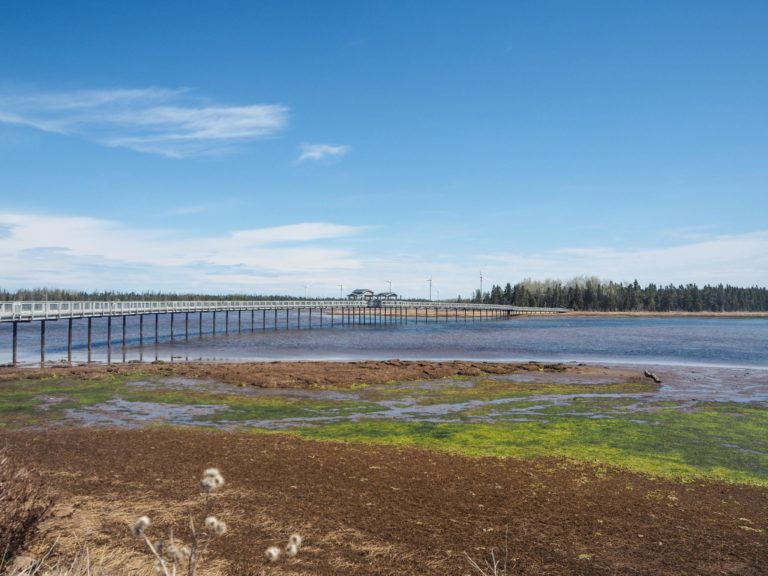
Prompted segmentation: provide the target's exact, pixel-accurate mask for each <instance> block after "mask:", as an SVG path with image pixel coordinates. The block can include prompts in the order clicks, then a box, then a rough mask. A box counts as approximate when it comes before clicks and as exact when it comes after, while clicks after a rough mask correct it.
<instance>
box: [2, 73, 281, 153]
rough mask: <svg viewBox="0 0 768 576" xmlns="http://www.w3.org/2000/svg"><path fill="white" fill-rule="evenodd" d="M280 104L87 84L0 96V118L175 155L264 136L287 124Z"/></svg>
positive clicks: (207, 150) (213, 150)
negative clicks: (225, 101)
mask: <svg viewBox="0 0 768 576" xmlns="http://www.w3.org/2000/svg"><path fill="white" fill-rule="evenodd" d="M287 118H288V108H287V107H285V106H282V105H278V104H251V105H246V106H224V105H220V104H212V103H210V102H209V101H207V100H206V99H203V98H198V97H193V96H192V95H191V94H190V93H189V92H188V91H186V90H167V89H159V88H146V89H137V90H88V91H77V92H68V93H31V94H30V93H28V94H14V95H2V96H0V122H4V123H8V124H18V125H23V126H29V127H33V128H37V129H38V130H43V131H46V132H54V133H57V134H70V135H77V136H81V137H83V138H86V139H88V140H93V141H95V142H99V143H101V144H104V145H106V146H115V147H123V148H130V149H132V150H137V151H140V152H148V153H153V154H161V155H163V156H169V157H174V158H182V157H186V156H192V155H198V154H210V153H216V152H221V151H222V150H226V149H228V148H229V147H230V146H231V145H232V144H236V143H240V142H246V141H249V140H254V139H258V138H265V137H268V136H272V135H274V134H276V133H278V132H280V131H281V130H282V129H283V128H284V127H285V125H286V123H287Z"/></svg>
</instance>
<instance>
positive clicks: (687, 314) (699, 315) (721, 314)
mask: <svg viewBox="0 0 768 576" xmlns="http://www.w3.org/2000/svg"><path fill="white" fill-rule="evenodd" d="M558 316H560V315H558ZM562 316H594V317H598V318H599V317H617V316H633V317H659V318H687V317H691V318H768V312H629V311H628V312H588V311H573V312H564V313H563V314H562Z"/></svg>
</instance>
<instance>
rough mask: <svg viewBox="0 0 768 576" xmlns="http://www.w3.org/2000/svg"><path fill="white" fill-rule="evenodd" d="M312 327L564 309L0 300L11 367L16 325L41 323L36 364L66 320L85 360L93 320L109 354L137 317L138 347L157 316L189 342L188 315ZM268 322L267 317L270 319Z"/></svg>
mask: <svg viewBox="0 0 768 576" xmlns="http://www.w3.org/2000/svg"><path fill="white" fill-rule="evenodd" d="M313 311H314V312H315V316H316V320H315V325H316V326H317V325H318V324H319V326H320V327H324V322H325V323H327V324H328V325H329V326H330V327H333V326H334V325H336V324H339V325H342V326H344V325H365V324H373V325H376V324H408V323H409V321H410V322H412V323H417V324H418V323H419V322H430V321H431V322H451V321H454V322H459V321H465V322H469V321H475V320H487V319H497V320H498V319H504V318H511V317H514V316H530V315H541V314H560V313H563V312H568V309H567V308H536V307H526V306H508V305H503V304H473V303H469V302H444V301H421V300H378V299H371V300H282V301H281V300H245V301H219V300H215V301H134V302H127V301H126V302H121V301H101V302H98V301H63V302H53V301H50V302H49V301H45V302H0V324H3V323H4V324H8V323H11V324H12V325H13V327H12V342H11V347H12V363H13V365H14V366H15V365H16V364H17V349H18V325H19V323H31V322H39V323H40V362H41V365H42V364H44V363H45V337H46V323H47V322H49V321H58V320H66V321H67V324H68V325H67V358H68V361H69V362H71V361H72V324H73V321H76V320H85V321H86V322H87V349H88V358H89V360H90V357H91V349H92V320H93V319H94V318H106V322H107V346H108V348H109V349H110V350H111V347H112V343H113V338H112V321H113V319H115V318H117V319H121V320H122V340H121V343H122V346H123V348H125V345H126V318H127V317H129V316H138V317H139V330H138V331H139V343H140V345H143V344H144V318H145V317H146V316H149V317H153V318H154V334H153V336H154V342H155V343H157V342H158V340H159V317H160V315H168V314H170V339H171V340H173V339H174V337H175V326H176V322H175V317H176V315H177V314H183V315H184V337H185V338H189V315H190V314H197V315H198V324H197V325H198V333H199V335H202V327H203V315H204V314H210V315H212V318H211V326H212V328H213V335H215V334H216V326H217V322H216V315H217V314H221V313H223V314H224V316H225V324H224V326H225V328H224V331H225V333H228V332H229V326H230V314H231V313H236V314H237V330H238V332H240V331H241V330H242V314H243V312H245V313H250V328H251V331H253V330H254V329H255V327H256V326H257V319H256V312H261V322H260V328H261V329H262V330H266V329H267V313H268V312H269V313H270V316H271V315H274V321H273V322H272V324H271V325H270V326H271V328H272V329H274V330H277V329H278V316H279V315H281V314H284V316H285V323H284V327H285V328H286V329H288V328H290V327H291V325H290V319H291V316H293V318H294V320H295V322H294V324H295V326H296V328H301V326H302V324H301V317H302V312H305V313H306V315H307V317H308V318H307V320H306V321H305V326H307V327H308V328H312V327H313V325H312V313H313ZM270 320H271V319H270Z"/></svg>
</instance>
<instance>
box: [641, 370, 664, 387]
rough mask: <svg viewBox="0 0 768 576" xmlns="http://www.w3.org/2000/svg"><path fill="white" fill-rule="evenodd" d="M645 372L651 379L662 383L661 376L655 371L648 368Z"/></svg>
mask: <svg viewBox="0 0 768 576" xmlns="http://www.w3.org/2000/svg"><path fill="white" fill-rule="evenodd" d="M643 374H644V375H645V377H646V378H650V379H651V380H653V381H654V382H656V384H661V378H659V377H658V376H656V374H654V373H653V372H648V370H646V371H645V372H643Z"/></svg>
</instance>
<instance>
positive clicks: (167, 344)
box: [0, 313, 768, 367]
mask: <svg viewBox="0 0 768 576" xmlns="http://www.w3.org/2000/svg"><path fill="white" fill-rule="evenodd" d="M305 314H306V313H305ZM178 316H181V315H177V318H176V322H175V325H174V331H175V335H174V339H173V341H171V337H170V326H169V319H170V317H169V316H167V315H166V316H161V317H160V325H159V334H158V342H157V344H155V343H154V320H153V319H152V320H151V321H150V318H147V320H145V326H144V329H145V331H144V334H145V338H144V346H143V347H142V346H139V345H138V344H139V339H138V319H137V318H136V317H130V318H128V319H127V321H126V345H125V347H123V346H122V325H121V321H120V320H119V319H116V320H114V321H113V330H112V339H113V344H112V350H111V355H109V356H108V348H107V341H106V320H105V319H103V318H99V319H95V320H94V321H93V342H94V349H93V352H92V357H91V359H92V360H93V361H98V362H106V361H107V360H111V361H113V362H122V361H137V360H141V361H152V360H156V359H159V360H164V361H176V360H187V359H189V360H228V361H248V360H280V359H286V360H287V359H293V360H359V359H387V358H395V357H396V358H402V359H425V360H443V359H467V360H502V361H507V360H508V361H518V360H519V361H527V360H541V361H580V362H616V363H625V364H675V365H683V364H688V365H710V366H714V365H720V366H756V367H760V366H768V319H765V318H757V319H749V318H745V319H732V318H632V317H625V318H585V317H562V316H559V317H540V318H525V317H520V318H515V319H512V320H505V321H483V322H467V323H464V322H461V321H459V322H455V321H454V320H451V321H450V322H443V321H441V322H438V323H434V322H432V323H429V324H424V323H423V322H422V323H420V324H413V323H411V324H408V325H402V324H394V325H377V326H370V325H366V326H351V327H350V326H344V327H342V326H339V324H338V320H337V322H336V326H335V327H333V328H330V327H329V323H330V321H329V318H328V317H325V318H324V327H323V328H320V327H319V318H318V316H317V314H315V315H314V318H313V327H312V328H311V329H310V328H309V327H308V325H307V318H306V316H303V318H302V325H301V328H300V329H299V328H297V318H296V317H295V315H293V316H291V317H289V319H288V326H290V328H289V329H286V319H285V316H284V315H281V316H279V317H278V322H277V325H275V324H274V317H270V316H269V315H267V316H268V317H267V318H266V324H265V325H264V326H262V325H261V322H262V320H263V319H262V318H259V316H258V315H257V316H256V318H255V324H254V325H251V324H250V315H249V314H248V315H246V314H244V315H243V319H242V321H241V326H240V330H241V332H239V333H238V332H237V330H238V326H237V319H236V315H233V317H234V318H230V324H229V330H230V332H229V333H228V334H224V330H225V327H224V320H223V319H222V318H221V317H219V318H218V319H217V326H216V335H215V336H214V335H213V326H212V325H211V323H210V322H211V319H210V318H209V317H204V318H203V325H202V328H201V326H200V325H199V323H198V316H197V315H190V319H189V324H188V326H185V323H184V318H183V317H182V318H179V317H178ZM219 316H221V315H219ZM85 326H86V321H85V320H79V321H75V322H74V327H75V333H74V337H73V341H74V352H73V360H74V361H75V362H84V361H87V359H88V356H87V351H86V340H87V336H86V328H85ZM275 328H277V329H275ZM19 333H20V344H19V357H20V359H21V360H22V361H24V362H28V363H34V362H39V359H40V352H39V346H40V336H39V323H31V324H21V325H20V326H19ZM187 333H188V336H187ZM10 334H11V330H10V325H8V324H4V325H0V363H3V362H9V361H10V359H11V351H10V348H11V345H10V344H11V335H10ZM46 340H47V345H46V359H47V360H48V361H59V360H63V359H66V353H67V351H66V322H49V323H48V326H47V334H46Z"/></svg>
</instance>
